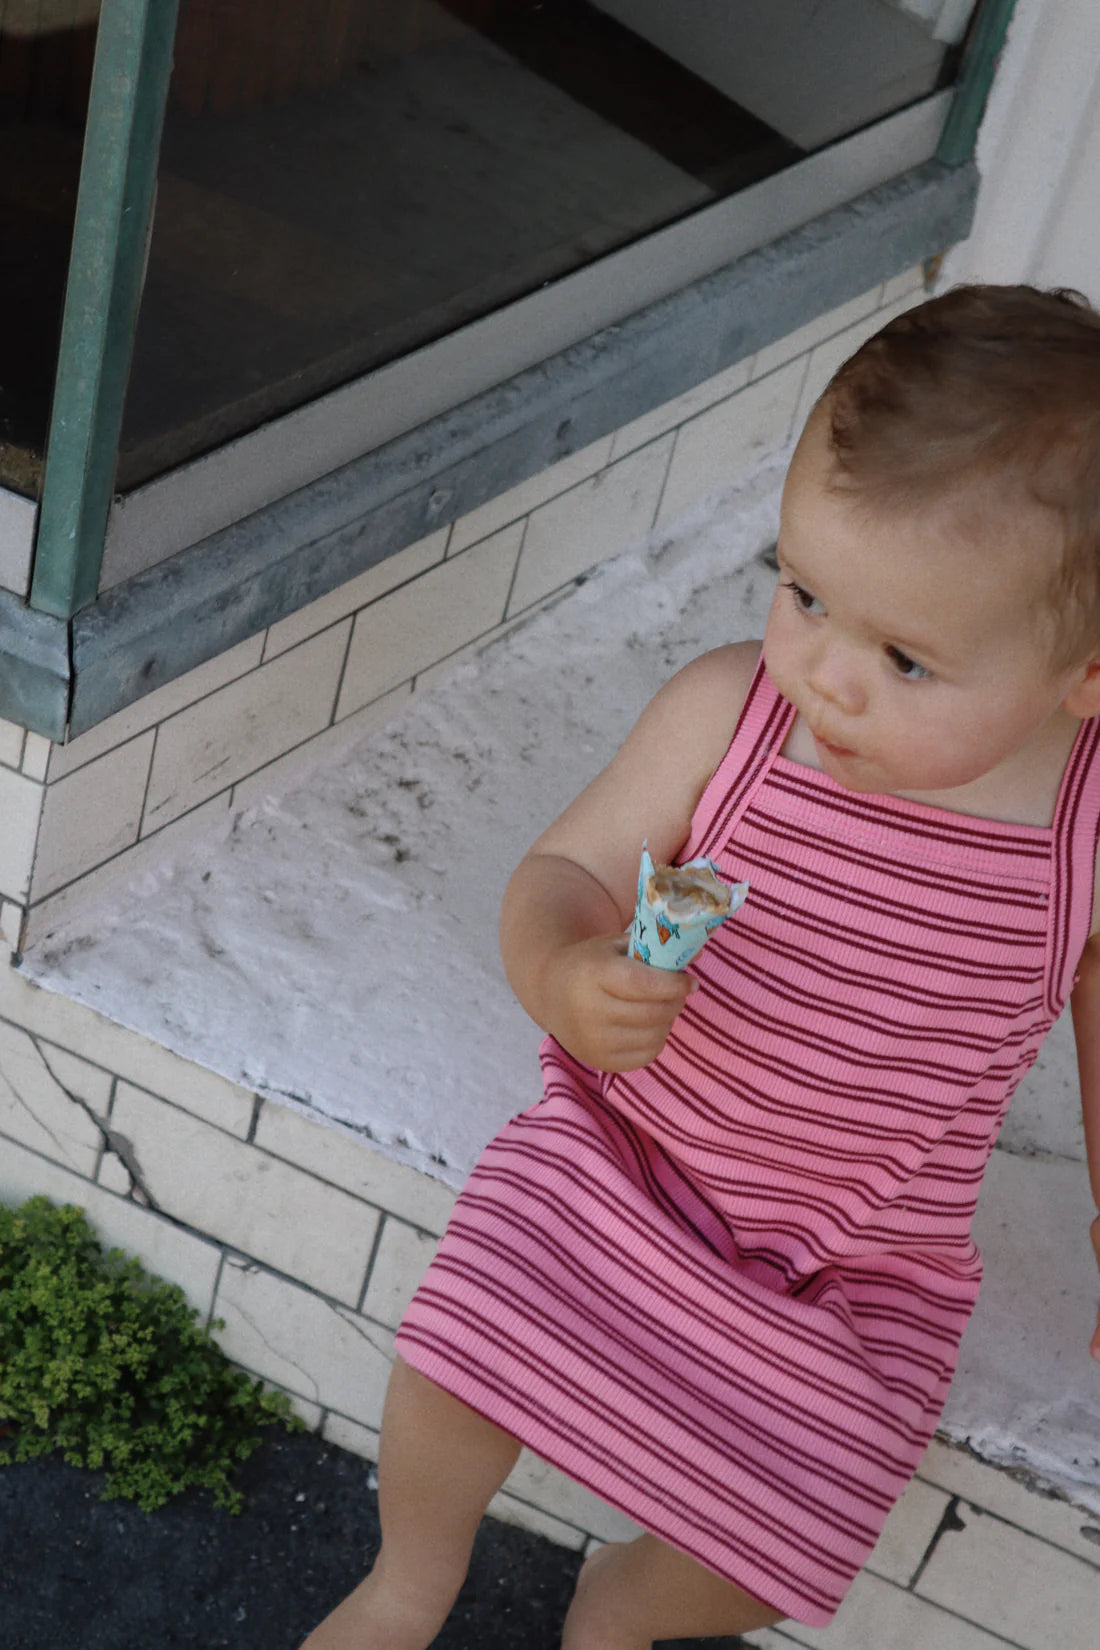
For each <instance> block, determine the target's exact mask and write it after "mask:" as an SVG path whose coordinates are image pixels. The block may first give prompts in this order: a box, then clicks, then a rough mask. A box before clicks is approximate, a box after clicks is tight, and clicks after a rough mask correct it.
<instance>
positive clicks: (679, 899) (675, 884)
mask: <svg viewBox="0 0 1100 1650" xmlns="http://www.w3.org/2000/svg"><path fill="white" fill-rule="evenodd" d="M748 891H749V885H748V883H747V882H735V883H733V884H730V883H728V882H723V881H722V880H721V877H720V875H719V872H718V867H717V865H715V863H714V861H713V860H711V859H706V858H701V859H690V860H688V862H687V864H686V865H657V866H655V865H654V863H653V860H652V859H651V857H650V854H649V850H648V848H647V847H646V846H645V844H644V843H643V845H642V862H641V865H640V866H639V868H638V904H637V907H636V909H635V912H634V922H633V924H632V926H631V929H630V947H629V950H630V955H631V956H632V957H635V958H637V960H638V961H639V962H644V963H649V965H650V967H652V968H668V969H681V968H686V967H687V965H688V963H689V962H691V960H692V958H693V957H697V956H698V955H699V952H700V951H701V950H702V949H703V946H704V945H705V944H706V942H707V937H708V935H710V934H712V933H713V932H714V930H715V929H716V928H718V927H720V926H721V924H722V923H724V922H725V920H726V918H727V917H730V916H732V915H733V913H734V912H735V911H736V910H738V909H739V907H740V906H741V905H743V904H744V902H745V896H746V894H747V893H748Z"/></svg>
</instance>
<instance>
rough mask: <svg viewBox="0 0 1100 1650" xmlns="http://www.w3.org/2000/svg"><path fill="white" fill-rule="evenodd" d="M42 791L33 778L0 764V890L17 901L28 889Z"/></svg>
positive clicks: (24, 898)
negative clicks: (0, 766)
mask: <svg viewBox="0 0 1100 1650" xmlns="http://www.w3.org/2000/svg"><path fill="white" fill-rule="evenodd" d="M43 794H44V787H43V786H42V785H38V784H36V783H35V781H34V780H33V779H27V778H26V777H25V776H24V775H23V774H21V773H13V772H12V771H11V769H10V768H0V894H6V895H7V897H8V898H9V899H13V900H16V901H19V902H24V901H25V900H26V898H27V895H28V893H29V891H30V885H31V866H32V864H33V861H34V845H35V839H36V837H37V835H38V822H39V818H40V815H41V811H42V798H43Z"/></svg>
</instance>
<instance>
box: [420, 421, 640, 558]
mask: <svg viewBox="0 0 1100 1650" xmlns="http://www.w3.org/2000/svg"><path fill="white" fill-rule="evenodd" d="M612 441H613V437H611V436H609V435H605V436H601V438H600V439H599V441H594V442H592V444H591V445H590V446H588V447H582V448H581V450H580V452H577V453H572V454H570V456H569V457H568V458H563V459H562V460H561V462H560V463H558V464H552V465H551V466H550V468H549V469H547V470H540V472H539V474H538V475H537V476H532V477H531V479H530V480H529V481H523V482H521V483H520V484H519V486H518V487H513V488H511V489H510V490H509V491H508V492H507V493H501V494H500V495H499V497H497V498H494V499H490V500H489V503H488V504H483V505H482V506H481V507H480V509H477V510H471V511H470V513H469V515H465V516H461V517H460V518H459V520H458V521H456V522H455V524H454V530H453V532H452V534H451V542H450V544H449V545H448V546H447V554H448V555H449V556H456V555H457V554H458V552H459V551H460V550H466V549H468V548H469V546H470V545H471V544H477V543H478V542H479V540H481V539H484V538H487V537H488V536H489V534H490V533H495V532H496V531H497V530H498V529H499V528H501V527H506V526H507V525H508V524H509V523H510V522H513V521H519V520H521V519H522V517H524V516H526V515H528V514H529V513H530V511H532V510H534V509H536V508H537V507H538V506H539V505H540V504H544V503H545V502H546V500H547V499H548V498H554V497H556V496H557V494H558V493H564V492H566V491H567V490H568V489H569V488H570V487H575V486H576V485H577V483H578V481H584V480H585V478H586V477H587V476H591V475H595V473H596V471H597V470H602V469H603V467H604V465H605V464H607V463H608V462H609V461H610V458H611V447H612Z"/></svg>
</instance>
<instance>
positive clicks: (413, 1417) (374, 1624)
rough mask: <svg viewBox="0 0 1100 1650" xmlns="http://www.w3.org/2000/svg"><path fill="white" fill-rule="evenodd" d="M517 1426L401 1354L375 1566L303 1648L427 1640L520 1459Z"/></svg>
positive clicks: (402, 1645)
mask: <svg viewBox="0 0 1100 1650" xmlns="http://www.w3.org/2000/svg"><path fill="white" fill-rule="evenodd" d="M519 1450H520V1446H519V1444H518V1443H517V1442H516V1440H515V1439H514V1438H513V1437H511V1435H510V1434H509V1433H507V1432H502V1431H501V1429H500V1428H499V1427H495V1426H493V1425H492V1423H491V1422H489V1421H486V1420H485V1419H484V1418H483V1417H482V1416H480V1415H478V1414H476V1413H475V1412H474V1411H473V1410H472V1409H469V1408H468V1407H467V1406H466V1405H465V1404H463V1403H460V1402H459V1400H458V1399H457V1398H452V1397H451V1395H450V1393H449V1392H444V1391H443V1389H442V1387H438V1386H436V1385H435V1383H434V1381H429V1380H427V1379H426V1377H425V1376H423V1375H420V1374H418V1373H417V1371H416V1370H415V1369H411V1368H410V1367H409V1365H408V1364H407V1363H405V1362H404V1360H403V1359H402V1358H398V1359H397V1361H396V1363H395V1364H394V1368H393V1374H392V1375H391V1377H390V1384H389V1388H388V1390H387V1393H386V1407H385V1410H384V1412H383V1416H382V1440H381V1445H380V1449H379V1460H378V1510H379V1514H380V1517H381V1521H382V1547H381V1551H380V1552H379V1554H378V1557H377V1559H376V1561H375V1565H374V1568H373V1569H372V1570H371V1572H370V1574H369V1575H368V1576H367V1578H366V1580H365V1581H363V1582H361V1583H360V1585H359V1586H358V1587H357V1588H356V1589H355V1591H354V1592H352V1593H349V1594H348V1596H347V1598H346V1599H345V1600H344V1602H343V1603H342V1604H339V1605H337V1607H336V1609H335V1610H334V1611H333V1612H332V1614H331V1615H330V1616H326V1617H325V1620H324V1621H323V1622H322V1623H321V1625H320V1626H319V1627H317V1628H315V1629H314V1631H313V1632H312V1633H311V1634H310V1635H309V1638H308V1639H306V1641H305V1644H304V1645H303V1646H302V1650H426V1647H427V1646H428V1645H429V1644H430V1643H431V1641H432V1639H434V1638H435V1636H436V1634H437V1633H438V1632H439V1629H440V1628H441V1627H442V1625H443V1623H444V1621H445V1620H446V1619H447V1615H448V1614H449V1612H450V1609H451V1606H452V1604H453V1603H454V1601H455V1599H456V1597H457V1596H458V1590H459V1588H460V1587H461V1586H462V1583H463V1580H464V1579H465V1575H466V1570H467V1567H468V1565H469V1562H470V1549H471V1548H472V1546H473V1543H474V1536H475V1534H476V1533H477V1527H478V1524H479V1523H480V1522H481V1518H482V1515H483V1514H484V1512H485V1509H486V1507H487V1506H488V1504H489V1502H490V1501H491V1500H492V1498H493V1496H494V1495H495V1494H496V1492H497V1490H498V1489H499V1488H500V1486H501V1484H503V1482H504V1480H505V1479H506V1478H507V1476H508V1474H509V1473H510V1472H511V1470H512V1467H513V1466H514V1464H515V1460H516V1457H517V1455H518V1454H519Z"/></svg>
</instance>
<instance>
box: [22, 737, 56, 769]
mask: <svg viewBox="0 0 1100 1650" xmlns="http://www.w3.org/2000/svg"><path fill="white" fill-rule="evenodd" d="M52 749H53V746H52V745H51V744H50V741H49V740H48V739H45V738H43V736H42V734H40V733H28V734H27V738H26V744H25V745H24V748H23V772H24V773H25V774H26V776H27V778H28V779H38V780H44V779H45V777H46V773H47V770H48V768H49V765H50V752H51V751H52Z"/></svg>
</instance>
